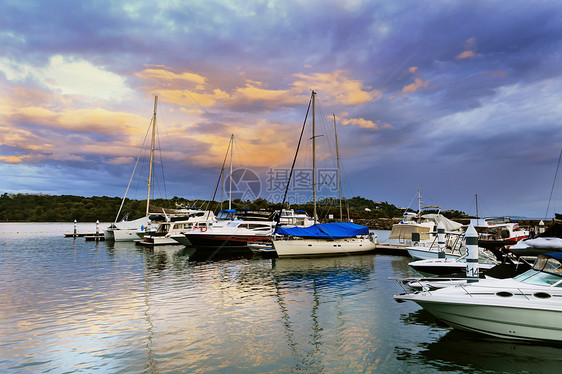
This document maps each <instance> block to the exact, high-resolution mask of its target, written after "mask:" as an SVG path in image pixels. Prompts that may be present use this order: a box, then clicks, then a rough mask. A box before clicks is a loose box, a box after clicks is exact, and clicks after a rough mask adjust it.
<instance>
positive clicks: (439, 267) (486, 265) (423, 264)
mask: <svg viewBox="0 0 562 374" xmlns="http://www.w3.org/2000/svg"><path fill="white" fill-rule="evenodd" d="M498 264H499V262H498V261H497V260H496V259H495V258H481V259H480V260H479V262H478V268H479V269H480V272H481V273H485V272H486V271H487V270H490V269H492V268H493V267H494V266H496V265H498ZM408 266H410V267H411V268H412V269H414V270H415V271H417V272H418V273H420V274H423V275H426V276H427V275H429V276H434V275H437V276H442V275H456V276H466V256H461V257H458V258H432V259H427V260H418V261H413V262H410V263H409V264H408Z"/></svg>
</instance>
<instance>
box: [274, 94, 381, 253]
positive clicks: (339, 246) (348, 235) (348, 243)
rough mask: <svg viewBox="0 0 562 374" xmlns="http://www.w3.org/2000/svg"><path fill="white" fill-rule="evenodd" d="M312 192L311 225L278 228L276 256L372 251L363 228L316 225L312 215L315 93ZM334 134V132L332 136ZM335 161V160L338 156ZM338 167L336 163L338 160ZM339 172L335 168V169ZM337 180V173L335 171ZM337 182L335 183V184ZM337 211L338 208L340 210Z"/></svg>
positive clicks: (331, 224)
mask: <svg viewBox="0 0 562 374" xmlns="http://www.w3.org/2000/svg"><path fill="white" fill-rule="evenodd" d="M311 101H312V191H313V204H314V205H313V206H314V213H313V218H314V224H313V225H311V226H309V227H304V228H303V227H279V228H277V232H276V235H275V236H274V238H273V239H272V244H273V248H274V249H275V251H276V252H277V255H278V256H279V257H300V256H325V255H341V254H352V253H364V252H368V251H372V250H374V249H375V243H374V241H373V240H372V237H371V235H370V233H369V229H368V228H367V227H366V226H361V225H357V224H355V223H352V222H334V223H324V224H320V223H317V221H316V220H317V214H316V149H315V148H316V134H315V126H316V123H315V122H316V114H315V101H316V92H315V91H312V97H311ZM336 134H337V133H336ZM338 158H339V157H338ZM338 165H339V160H338ZM338 169H339V168H338ZM338 179H339V170H338ZM338 182H339V181H338ZM340 209H341V208H340Z"/></svg>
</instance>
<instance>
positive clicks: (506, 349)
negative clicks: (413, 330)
mask: <svg viewBox="0 0 562 374" xmlns="http://www.w3.org/2000/svg"><path fill="white" fill-rule="evenodd" d="M420 347H421V350H420V351H419V352H415V353H414V352H410V353H406V352H403V355H402V358H403V359H404V360H408V361H416V362H421V363H423V364H424V365H427V366H432V367H434V368H436V369H439V370H459V371H461V370H462V371H469V370H470V371H471V372H486V373H489V372H503V373H555V372H558V371H559V370H560V366H561V364H562V348H561V347H557V346H551V345H541V344H537V343H525V342H516V341H508V340H504V339H496V338H492V337H487V336H484V335H480V334H473V333H468V332H464V331H458V330H451V331H449V332H448V333H446V334H445V335H443V336H442V337H441V338H440V339H438V340H437V341H435V342H430V343H423V344H421V345H420Z"/></svg>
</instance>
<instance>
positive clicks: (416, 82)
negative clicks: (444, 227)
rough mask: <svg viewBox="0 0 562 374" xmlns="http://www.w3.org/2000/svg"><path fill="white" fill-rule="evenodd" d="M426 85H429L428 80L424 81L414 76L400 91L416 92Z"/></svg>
mask: <svg viewBox="0 0 562 374" xmlns="http://www.w3.org/2000/svg"><path fill="white" fill-rule="evenodd" d="M428 85H429V81H424V80H421V79H419V78H416V79H415V80H414V83H411V84H409V85H407V86H404V88H402V93H412V92H416V91H418V90H419V89H421V88H426V87H427V86H428Z"/></svg>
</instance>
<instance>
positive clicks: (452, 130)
mask: <svg viewBox="0 0 562 374" xmlns="http://www.w3.org/2000/svg"><path fill="white" fill-rule="evenodd" d="M0 45H1V46H2V47H1V48H0V94H1V97H2V100H1V101H0V175H2V178H1V182H0V192H1V193H5V192H7V193H42V194H50V195H62V194H70V195H80V196H112V197H113V196H116V197H122V196H123V195H124V194H125V191H126V189H127V185H128V184H129V180H133V179H131V175H132V173H133V170H134V167H135V162H136V160H137V157H139V155H141V156H140V158H141V159H143V160H144V158H145V155H146V154H147V153H146V152H144V151H141V149H146V148H143V144H146V142H147V134H148V133H149V126H150V123H151V118H152V116H153V110H154V98H155V96H156V95H157V96H158V104H157V121H156V123H157V134H158V137H157V142H156V147H155V148H156V151H155V154H156V155H157V156H158V157H157V158H158V159H159V160H160V159H161V163H159V164H158V165H159V166H158V167H155V170H156V169H157V170H159V172H161V174H162V176H161V177H159V178H157V177H154V181H153V186H156V185H158V186H159V187H158V188H156V187H153V192H154V193H155V195H156V193H159V194H161V196H155V197H167V198H171V197H173V196H178V197H185V198H188V199H209V198H210V197H211V196H212V195H213V191H214V189H215V185H216V184H217V180H218V176H219V174H220V170H221V166H222V165H223V162H224V160H225V156H226V155H227V149H228V147H229V142H230V137H231V134H233V135H234V139H235V141H234V147H233V148H232V150H233V152H232V154H233V156H232V164H233V169H234V170H235V171H234V173H233V177H232V180H233V184H234V187H233V188H234V190H235V192H237V193H239V195H236V196H238V197H242V198H244V199H253V198H255V197H262V198H266V199H270V200H276V199H280V196H282V194H283V192H284V188H281V186H284V183H286V178H287V173H288V170H290V168H291V164H292V162H293V158H294V155H295V150H296V147H297V143H298V140H299V135H300V132H301V127H302V125H303V122H304V120H305V116H306V113H307V108H308V105H309V101H310V98H311V93H312V91H313V90H314V92H316V99H315V104H316V105H315V128H316V131H315V138H314V139H316V143H317V144H316V149H317V151H316V160H317V161H316V166H317V168H318V173H319V174H318V177H317V186H318V197H319V198H325V197H337V196H338V188H337V172H336V170H337V159H338V153H339V161H340V170H341V184H342V194H343V196H344V197H348V198H351V197H354V196H362V197H365V198H368V199H371V200H373V201H386V202H389V203H391V204H394V205H396V206H398V207H412V208H417V200H416V199H415V196H416V194H417V191H418V189H419V190H420V191H421V195H422V200H423V202H424V204H426V205H437V206H440V207H441V208H442V209H443V210H449V209H455V210H460V211H464V212H466V213H468V214H476V209H477V207H478V214H479V215H480V216H503V215H507V216H524V217H533V218H545V217H547V218H552V216H553V214H554V212H562V188H561V186H560V183H559V181H558V171H557V169H558V161H559V157H560V154H561V151H562V134H561V131H560V128H561V120H562V2H559V1H532V2H531V1H519V0H513V1H509V2H505V1H493V0H487V1H478V0H469V1H468V0H467V1H463V0H459V1H446V0H431V1H424V0H402V1H383V0H378V1H377V0H347V1H341V0H282V1H276V0H256V1H252V0H202V1H198V0H190V1H179V0H160V1H157V2H155V1H144V0H140V1H104V0H99V1H93V0H91V1H87V0H86V1H74V0H51V1H48V2H47V1H40V0H35V1H33V0H4V1H2V2H1V3H0ZM310 117H312V114H311V112H310V113H309V115H308V120H307V125H306V129H305V135H304V137H303V138H304V139H303V142H302V145H301V150H300V151H299V157H298V159H297V163H296V168H297V170H296V172H295V178H294V179H293V182H292V184H291V186H290V195H291V196H292V199H293V200H292V201H301V200H302V201H305V200H308V199H309V198H310V190H311V183H310V180H309V179H310V175H311V174H312V173H311V172H310V170H311V168H312V156H311V154H312V153H311V152H312V144H311V143H312V141H311V138H312V132H311V127H312V126H311V122H312V121H311V118H310ZM334 122H335V124H336V128H337V140H338V147H337V152H336V147H335V130H334ZM148 138H150V136H148ZM148 141H149V139H148ZM226 160H227V161H226V166H227V170H229V166H230V161H229V160H230V158H227V159H226ZM142 162H143V161H139V165H141V164H142ZM143 173H144V175H143V176H142V180H141V182H132V183H131V187H130V188H129V190H128V192H127V193H128V194H129V195H128V196H129V197H131V198H143V196H144V197H146V189H147V183H146V182H145V181H146V180H147V178H148V177H147V176H148V171H147V168H146V167H144V166H143V167H141V166H139V167H138V168H137V169H136V170H135V175H136V174H143ZM155 173H156V172H155ZM307 173H308V174H307ZM320 173H322V174H320ZM226 180H227V184H229V183H228V182H229V179H228V178H227V179H226ZM156 181H158V183H156ZM225 193H228V192H225ZM134 194H138V196H136V195H134ZM143 194H144V195H143ZM218 194H220V192H218ZM476 201H477V202H478V204H476Z"/></svg>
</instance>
